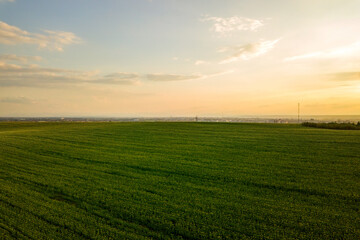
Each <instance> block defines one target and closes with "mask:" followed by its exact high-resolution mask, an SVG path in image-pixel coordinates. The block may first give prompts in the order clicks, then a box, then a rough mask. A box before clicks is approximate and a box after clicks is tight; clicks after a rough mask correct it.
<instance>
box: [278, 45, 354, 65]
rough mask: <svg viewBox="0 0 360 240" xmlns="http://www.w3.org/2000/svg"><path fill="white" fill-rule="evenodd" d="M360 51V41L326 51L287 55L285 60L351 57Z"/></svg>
mask: <svg viewBox="0 0 360 240" xmlns="http://www.w3.org/2000/svg"><path fill="white" fill-rule="evenodd" d="M359 53H360V41H359V42H355V43H352V44H350V45H347V46H341V47H337V48H333V49H327V50H324V51H316V52H310V53H305V54H302V55H297V56H292V57H287V58H285V59H284V61H296V60H303V59H328V58H339V57H351V56H355V55H358V54H359Z"/></svg>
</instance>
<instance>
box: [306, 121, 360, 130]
mask: <svg viewBox="0 0 360 240" xmlns="http://www.w3.org/2000/svg"><path fill="white" fill-rule="evenodd" d="M302 125H303V126H305V127H314V128H327V129H340V130H360V122H358V123H337V122H330V123H313V122H303V123H302Z"/></svg>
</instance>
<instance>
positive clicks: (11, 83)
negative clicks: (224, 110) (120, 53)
mask: <svg viewBox="0 0 360 240" xmlns="http://www.w3.org/2000/svg"><path fill="white" fill-rule="evenodd" d="M28 59H33V57H29V56H28V57H22V56H17V55H13V54H8V55H2V56H1V59H0V87H45V88H48V87H63V86H80V85H88V84H103V85H104V84H107V85H138V84H140V83H141V80H144V79H146V80H150V81H159V82H166V81H183V80H196V79H205V78H210V77H215V76H220V75H224V74H228V73H231V72H233V71H232V70H230V71H225V72H218V73H214V74H209V75H204V74H188V75H184V74H163V73H149V74H138V73H129V72H115V73H110V74H106V75H102V74H99V73H98V72H97V71H76V70H68V69H60V68H47V67H41V66H38V65H34V64H32V65H29V64H27V61H28ZM35 59H37V58H35ZM13 61H15V62H16V63H12V62H13Z"/></svg>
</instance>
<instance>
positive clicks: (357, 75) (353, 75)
mask: <svg viewBox="0 0 360 240" xmlns="http://www.w3.org/2000/svg"><path fill="white" fill-rule="evenodd" d="M322 77H324V78H326V79H327V80H330V81H336V82H346V81H360V72H337V73H329V74H323V75H322Z"/></svg>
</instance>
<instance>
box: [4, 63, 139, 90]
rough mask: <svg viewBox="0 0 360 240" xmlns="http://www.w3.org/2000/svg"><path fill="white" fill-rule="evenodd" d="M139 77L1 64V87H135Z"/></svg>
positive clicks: (125, 74) (130, 74)
mask: <svg viewBox="0 0 360 240" xmlns="http://www.w3.org/2000/svg"><path fill="white" fill-rule="evenodd" d="M138 78H139V75H137V74H134V73H120V72H118V73H112V74H108V75H105V76H103V75H100V74H99V73H98V72H91V71H89V72H86V71H75V70H67V69H59V68H44V67H39V66H36V65H35V66H34V65H19V64H10V63H6V62H0V86H22V87H53V86H64V85H79V84H113V85H133V84H137V83H138Z"/></svg>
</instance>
